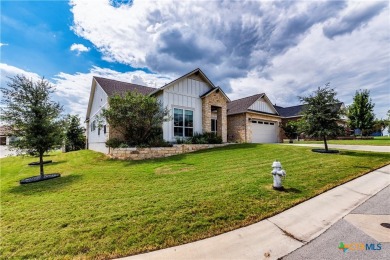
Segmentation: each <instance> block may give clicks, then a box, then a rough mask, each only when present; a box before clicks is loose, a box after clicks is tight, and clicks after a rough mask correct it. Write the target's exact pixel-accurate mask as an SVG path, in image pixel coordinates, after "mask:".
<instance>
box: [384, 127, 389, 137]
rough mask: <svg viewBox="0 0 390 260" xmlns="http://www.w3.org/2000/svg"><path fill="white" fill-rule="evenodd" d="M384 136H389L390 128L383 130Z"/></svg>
mask: <svg viewBox="0 0 390 260" xmlns="http://www.w3.org/2000/svg"><path fill="white" fill-rule="evenodd" d="M382 136H389V127H386V128H385V129H383V131H382Z"/></svg>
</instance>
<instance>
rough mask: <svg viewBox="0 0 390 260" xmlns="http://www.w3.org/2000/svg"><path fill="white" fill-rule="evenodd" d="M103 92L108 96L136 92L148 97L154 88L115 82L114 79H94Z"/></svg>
mask: <svg viewBox="0 0 390 260" xmlns="http://www.w3.org/2000/svg"><path fill="white" fill-rule="evenodd" d="M94 78H95V80H96V81H97V82H98V83H99V85H100V86H101V87H102V88H103V90H104V91H105V92H106V93H107V95H108V96H112V95H115V94H122V93H125V92H127V91H136V92H138V93H140V94H143V95H148V94H150V93H152V92H153V91H155V90H156V89H155V88H150V87H145V86H141V85H137V84H132V83H126V82H122V81H117V80H114V79H106V78H101V77H94Z"/></svg>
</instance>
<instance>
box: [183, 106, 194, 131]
mask: <svg viewBox="0 0 390 260" xmlns="http://www.w3.org/2000/svg"><path fill="white" fill-rule="evenodd" d="M193 113H194V112H193V111H191V110H186V111H185V114H186V119H185V126H188V127H193V126H194V119H193V117H194V115H193Z"/></svg>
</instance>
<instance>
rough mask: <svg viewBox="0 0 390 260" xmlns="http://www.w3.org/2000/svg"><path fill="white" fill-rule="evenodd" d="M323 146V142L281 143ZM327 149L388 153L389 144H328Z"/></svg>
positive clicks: (389, 151) (389, 149)
mask: <svg viewBox="0 0 390 260" xmlns="http://www.w3.org/2000/svg"><path fill="white" fill-rule="evenodd" d="M282 145H295V146H308V147H320V148H324V144H282ZM328 147H329V149H342V150H354V151H367V152H382V153H390V146H374V145H343V144H328Z"/></svg>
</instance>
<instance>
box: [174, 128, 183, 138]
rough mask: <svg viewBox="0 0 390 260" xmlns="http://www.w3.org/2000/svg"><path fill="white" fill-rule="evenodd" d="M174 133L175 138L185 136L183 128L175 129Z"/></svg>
mask: <svg viewBox="0 0 390 260" xmlns="http://www.w3.org/2000/svg"><path fill="white" fill-rule="evenodd" d="M173 132H174V135H175V136H183V127H174V128H173Z"/></svg>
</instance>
